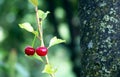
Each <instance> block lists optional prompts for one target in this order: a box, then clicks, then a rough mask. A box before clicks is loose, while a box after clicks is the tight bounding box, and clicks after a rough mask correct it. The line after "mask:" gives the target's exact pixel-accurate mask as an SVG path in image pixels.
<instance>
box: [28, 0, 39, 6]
mask: <svg viewBox="0 0 120 77" xmlns="http://www.w3.org/2000/svg"><path fill="white" fill-rule="evenodd" d="M29 1H30V2H31V3H32V4H33V5H34V6H38V0H29Z"/></svg>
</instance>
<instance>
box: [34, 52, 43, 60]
mask: <svg viewBox="0 0 120 77" xmlns="http://www.w3.org/2000/svg"><path fill="white" fill-rule="evenodd" d="M33 57H34V58H35V59H37V60H40V61H42V62H43V59H42V58H41V57H40V56H38V55H37V54H36V53H35V54H34V56H33Z"/></svg>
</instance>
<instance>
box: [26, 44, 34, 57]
mask: <svg viewBox="0 0 120 77" xmlns="http://www.w3.org/2000/svg"><path fill="white" fill-rule="evenodd" d="M34 53H35V49H34V48H32V47H31V46H27V47H26V48H25V54H26V55H28V56H32V55H34Z"/></svg>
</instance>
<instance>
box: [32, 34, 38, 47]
mask: <svg viewBox="0 0 120 77" xmlns="http://www.w3.org/2000/svg"><path fill="white" fill-rule="evenodd" d="M36 37H37V36H36V35H35V36H34V39H33V41H32V47H34V44H35V40H36Z"/></svg>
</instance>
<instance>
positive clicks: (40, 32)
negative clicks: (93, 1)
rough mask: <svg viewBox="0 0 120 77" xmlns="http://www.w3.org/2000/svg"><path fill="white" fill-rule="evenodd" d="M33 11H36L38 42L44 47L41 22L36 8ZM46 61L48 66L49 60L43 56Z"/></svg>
mask: <svg viewBox="0 0 120 77" xmlns="http://www.w3.org/2000/svg"><path fill="white" fill-rule="evenodd" d="M35 11H36V20H37V24H38V31H39V36H40V41H41V46H44V41H43V29H42V25H41V24H42V22H41V19H39V15H38V7H37V6H36V7H35ZM45 59H46V64H49V59H48V56H47V55H46V56H45ZM50 76H51V77H55V76H54V74H50Z"/></svg>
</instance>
